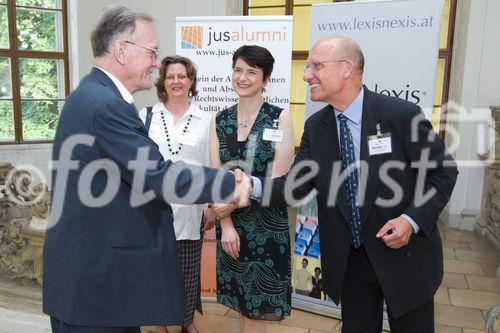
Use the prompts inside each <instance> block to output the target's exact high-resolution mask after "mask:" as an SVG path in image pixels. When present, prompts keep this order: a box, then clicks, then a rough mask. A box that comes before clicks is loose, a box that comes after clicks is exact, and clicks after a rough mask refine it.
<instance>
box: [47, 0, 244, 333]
mask: <svg viewBox="0 0 500 333" xmlns="http://www.w3.org/2000/svg"><path fill="white" fill-rule="evenodd" d="M91 39H92V47H93V53H94V57H95V67H94V68H93V69H92V71H91V73H90V74H89V75H87V76H86V77H84V78H83V79H82V81H81V82H80V85H79V87H78V88H77V89H76V90H75V91H74V92H73V93H71V94H70V95H69V96H68V98H67V99H66V102H65V105H64V109H63V111H62V113H61V117H60V121H59V125H58V129H57V134H56V138H55V141H54V151H53V159H54V168H55V170H54V181H53V187H54V189H53V202H52V205H53V209H52V213H51V217H50V219H49V226H50V228H49V229H48V230H47V234H46V238H45V246H44V281H43V292H44V294H43V307H44V311H45V312H46V313H47V314H49V315H50V316H51V323H52V329H53V331H54V332H61V333H65V332H81V333H83V332H85V333H90V332H95V333H97V332H99V333H100V332H116V333H118V332H120V333H122V332H137V333H138V332H140V328H139V326H140V325H168V324H178V323H180V322H182V320H183V316H184V309H183V307H184V306H183V305H184V293H183V285H184V283H183V281H182V274H181V272H180V267H179V262H178V257H177V249H176V242H175V236H174V234H173V229H172V214H171V209H170V206H169V204H168V203H167V202H173V203H204V202H209V201H221V200H225V201H228V200H229V201H230V200H232V198H233V191H235V193H236V194H238V195H239V197H240V198H243V197H244V196H246V195H247V194H248V190H249V188H250V182H249V181H248V179H247V178H246V177H244V176H242V175H240V176H241V177H238V182H235V177H234V176H233V175H232V174H231V173H227V172H223V171H219V170H215V169H209V168H202V167H195V166H189V165H186V164H184V163H182V162H179V163H172V162H171V161H164V160H163V159H162V155H161V154H160V152H159V151H158V147H157V146H156V144H155V143H154V142H153V141H152V140H151V139H150V138H149V137H148V135H147V133H146V130H145V128H144V125H143V123H142V121H141V120H140V118H139V116H138V115H137V110H136V109H135V107H134V105H133V104H132V102H133V97H132V95H131V94H133V93H135V92H137V91H139V90H144V89H149V88H150V87H151V74H152V72H153V71H154V70H155V69H156V68H158V67H159V62H158V41H157V39H156V35H155V32H154V29H153V26H152V20H151V18H150V17H149V16H148V15H145V14H141V13H136V12H133V11H131V10H129V9H127V8H124V7H113V8H110V9H108V10H107V11H105V12H104V14H103V16H102V19H101V20H100V22H99V23H98V25H97V27H96V28H95V30H94V31H93V33H92V38H91ZM235 186H236V190H235ZM236 194H235V197H236V196H237V195H236ZM224 198H225V199H224Z"/></svg>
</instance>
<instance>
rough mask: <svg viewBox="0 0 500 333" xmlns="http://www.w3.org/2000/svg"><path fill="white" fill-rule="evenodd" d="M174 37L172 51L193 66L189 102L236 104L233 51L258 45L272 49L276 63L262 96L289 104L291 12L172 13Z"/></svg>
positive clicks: (208, 107) (216, 107)
mask: <svg viewBox="0 0 500 333" xmlns="http://www.w3.org/2000/svg"><path fill="white" fill-rule="evenodd" d="M176 36H177V38H176V53H177V54H178V55H182V56H185V57H188V58H190V59H191V60H193V61H194V62H195V63H196V65H197V67H198V96H197V97H195V98H194V100H195V101H196V102H197V103H198V104H199V105H200V107H201V108H202V109H203V110H205V111H221V110H223V109H224V108H226V107H228V106H231V105H233V104H235V103H237V101H238V98H237V95H236V94H235V93H234V91H233V88H232V85H231V71H232V69H231V64H232V56H233V53H234V51H236V49H238V47H240V46H242V45H260V46H263V47H266V48H267V49H268V50H269V51H270V52H271V54H272V55H273V57H274V59H275V60H276V62H275V64H274V70H273V73H272V75H271V78H270V81H269V84H268V86H267V88H266V91H265V93H264V96H265V100H266V101H267V102H269V103H271V104H274V105H278V106H280V107H282V108H286V109H288V108H289V107H290V69H291V57H292V17H291V16H256V17H249V16H227V17H177V18H176Z"/></svg>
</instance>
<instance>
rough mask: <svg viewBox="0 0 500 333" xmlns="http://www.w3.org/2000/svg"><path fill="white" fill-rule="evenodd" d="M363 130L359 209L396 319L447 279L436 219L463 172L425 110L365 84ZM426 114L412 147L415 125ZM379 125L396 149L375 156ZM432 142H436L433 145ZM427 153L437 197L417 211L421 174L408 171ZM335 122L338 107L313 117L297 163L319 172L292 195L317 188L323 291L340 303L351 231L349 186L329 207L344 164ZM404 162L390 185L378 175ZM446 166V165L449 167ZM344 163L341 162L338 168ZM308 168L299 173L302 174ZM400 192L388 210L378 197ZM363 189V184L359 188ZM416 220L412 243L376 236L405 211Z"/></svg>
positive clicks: (279, 183) (277, 198)
mask: <svg viewBox="0 0 500 333" xmlns="http://www.w3.org/2000/svg"><path fill="white" fill-rule="evenodd" d="M363 89H364V102H363V114H362V129H361V157H360V159H361V160H362V161H365V162H367V163H368V167H369V170H368V171H367V170H361V180H360V183H361V182H363V177H365V178H366V177H368V178H367V186H366V191H365V200H364V201H363V205H362V207H361V210H360V213H361V222H362V234H363V240H364V246H365V249H366V252H367V254H368V257H369V258H370V261H371V263H372V266H373V269H374V271H375V274H376V276H377V278H378V280H379V282H380V286H381V288H382V290H383V293H384V296H385V298H386V301H387V303H388V305H389V307H390V309H391V312H392V314H393V315H394V316H395V317H396V318H398V317H400V316H402V315H403V314H405V313H408V312H409V311H411V310H413V309H415V308H416V307H418V306H419V305H422V304H423V303H425V302H428V301H429V300H431V299H432V298H433V295H434V293H435V291H436V290H437V288H438V287H439V285H440V283H441V280H442V277H443V254H442V248H441V238H440V235H439V231H438V228H437V226H436V222H437V219H438V216H439V214H440V213H441V211H442V209H443V208H444V206H445V205H446V203H447V202H448V200H449V197H450V195H451V192H452V190H453V186H454V184H455V180H456V176H457V173H458V171H457V169H456V165H455V163H454V162H453V160H452V158H451V157H450V155H449V154H448V153H447V151H446V150H445V147H444V144H443V142H442V141H441V140H440V139H439V137H437V136H436V135H433V132H432V126H431V124H430V122H429V121H427V120H425V119H423V114H422V112H421V110H420V108H419V107H418V106H416V105H414V104H412V103H409V102H407V101H404V100H402V99H398V98H393V97H387V96H383V95H379V94H375V93H373V92H371V91H369V90H368V89H366V87H364V88H363ZM416 117H421V118H422V120H423V121H420V122H418V123H417V126H416V127H415V129H416V131H413V132H414V133H417V134H418V138H417V140H416V141H415V142H412V138H411V133H412V129H411V127H412V120H413V119H415V118H416ZM376 124H380V126H381V130H382V132H383V133H387V132H390V133H391V137H392V152H391V153H387V154H382V155H374V156H369V154H368V143H367V136H370V135H375V134H376ZM429 134H431V135H430V136H429ZM428 138H430V140H429V141H428ZM426 149H428V151H429V159H430V160H431V161H435V162H436V167H435V168H433V169H430V170H429V171H428V172H427V174H426V177H425V181H424V183H423V184H425V185H424V188H425V192H426V193H427V191H429V190H430V189H431V188H434V189H435V190H436V191H437V192H436V194H435V195H434V196H433V197H432V199H431V200H428V201H427V202H425V203H424V204H423V205H420V206H417V204H416V198H415V190H416V183H417V170H416V169H415V168H412V167H411V166H410V164H411V162H412V161H419V160H420V156H421V155H420V154H421V152H422V151H425V150H426ZM339 152H340V149H339V142H338V136H337V125H336V121H335V114H334V110H333V108H332V107H331V106H330V105H329V106H326V107H325V108H323V109H322V110H320V111H318V112H317V113H315V114H314V115H312V116H311V117H310V118H309V119H307V121H306V123H305V127H304V133H303V136H302V141H301V144H300V151H299V153H298V154H297V156H296V158H295V161H294V166H295V165H297V164H298V163H300V162H301V161H314V162H316V163H317V164H318V165H319V167H320V170H319V173H318V174H317V175H316V176H315V177H313V178H312V179H310V180H309V181H307V182H306V183H305V184H303V185H302V186H300V187H298V188H297V189H296V190H295V191H294V195H295V197H296V198H301V197H303V196H304V195H305V194H306V193H309V191H311V190H312V189H314V188H315V189H317V190H318V196H317V201H318V215H319V216H318V218H319V227H320V230H321V261H322V269H323V272H322V274H323V286H324V288H325V290H326V293H327V294H328V295H329V296H330V297H331V298H332V299H333V300H334V301H335V302H336V303H337V304H338V302H339V300H340V295H341V291H342V285H343V283H344V275H345V270H346V265H347V259H348V255H349V250H350V247H351V245H350V243H351V231H350V226H349V223H348V220H347V219H346V216H347V204H346V200H345V189H344V185H343V184H341V185H340V187H339V190H338V193H337V197H336V200H335V202H334V204H335V205H334V206H332V205H330V207H328V205H327V202H328V196H329V193H330V191H329V187H330V186H331V185H334V186H335V185H339V180H338V178H337V179H335V177H332V166H333V164H334V163H335V162H337V163H341V162H340V161H341V158H340V153H339ZM388 161H396V162H398V163H399V164H400V166H399V167H397V168H392V169H390V171H389V172H388V175H389V176H390V178H391V179H392V182H393V183H391V182H383V181H382V180H381V177H380V175H379V172H380V171H381V170H382V169H381V167H382V166H383V165H384V163H385V162H388ZM444 162H446V163H445V165H446V166H443V163H444ZM339 165H340V164H339ZM305 172H306V169H303V171H302V172H301V173H299V177H300V174H304V173H305ZM395 184H397V185H399V186H400V188H401V189H402V198H401V200H399V201H398V202H397V203H395V204H392V205H391V206H390V207H381V206H380V205H379V204H378V203H377V202H376V199H377V198H383V199H390V198H392V197H393V196H394V190H393V189H394V185H395ZM284 185H285V177H282V178H280V179H276V180H274V181H273V187H272V192H271V193H272V197H271V204H283V202H284V196H283V192H284ZM361 187H362V185H361ZM403 213H405V214H407V215H408V216H410V217H411V218H412V219H413V220H414V221H415V222H416V223H417V224H418V225H419V227H420V231H419V232H418V233H417V234H413V235H412V237H411V239H410V242H409V244H408V245H406V246H404V247H402V248H400V249H398V250H393V249H390V248H388V247H386V246H385V244H384V243H383V242H382V240H380V239H377V238H376V237H375V235H376V233H377V231H378V230H379V229H380V228H381V227H382V226H383V225H384V224H385V223H386V222H387V221H388V220H390V219H393V218H395V217H398V216H400V215H401V214H403Z"/></svg>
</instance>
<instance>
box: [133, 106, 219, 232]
mask: <svg viewBox="0 0 500 333" xmlns="http://www.w3.org/2000/svg"><path fill="white" fill-rule="evenodd" d="M146 113H147V110H146V108H144V109H141V110H140V111H139V117H140V118H141V120H142V121H143V122H144V123H145V122H146ZM152 113H153V115H152V118H151V126H150V127H149V137H150V138H151V139H153V141H154V142H156V144H157V145H158V147H159V149H160V152H161V154H162V155H163V158H164V159H165V160H172V161H174V162H175V161H179V160H180V161H183V162H186V163H189V164H195V165H202V166H208V165H209V152H208V135H209V127H210V120H211V118H212V115H211V114H210V113H208V112H206V111H203V110H201V109H200V108H199V107H198V105H197V104H196V103H191V106H190V108H189V110H188V111H187V112H186V113H185V114H184V115H183V116H182V118H180V119H179V120H177V123H176V124H174V117H173V115H172V114H171V113H170V112H169V111H168V110H167V109H166V108H165V105H164V104H163V102H158V103H156V104H155V105H154V106H153V110H152ZM162 113H163V117H164V118H165V122H166V125H167V130H168V134H169V137H170V145H171V147H170V150H169V147H168V144H167V137H166V133H165V128H164V127H163V121H162V117H161V114H162ZM190 118H191V121H190V122H189V125H188V120H189V119H190ZM186 126H187V128H186ZM184 130H186V132H184ZM179 146H180V147H181V150H180V151H179V153H178V154H174V153H175V152H176V151H178V149H179ZM171 206H172V211H173V213H174V229H175V236H176V239H177V240H185V239H190V240H198V239H200V226H201V218H202V214H203V205H178V204H171Z"/></svg>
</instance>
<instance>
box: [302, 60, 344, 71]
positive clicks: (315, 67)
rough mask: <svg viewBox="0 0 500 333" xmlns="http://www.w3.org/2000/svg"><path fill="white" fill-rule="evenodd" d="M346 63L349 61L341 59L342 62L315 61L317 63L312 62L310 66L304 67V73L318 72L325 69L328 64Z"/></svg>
mask: <svg viewBox="0 0 500 333" xmlns="http://www.w3.org/2000/svg"><path fill="white" fill-rule="evenodd" d="M346 61H347V60H344V59H341V60H325V61H315V62H312V63H311V64H309V65H305V66H304V73H306V72H309V71H313V72H317V71H319V70H320V69H321V68H323V67H324V66H323V64H326V63H327V62H346Z"/></svg>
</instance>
